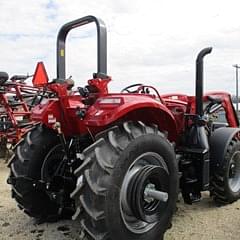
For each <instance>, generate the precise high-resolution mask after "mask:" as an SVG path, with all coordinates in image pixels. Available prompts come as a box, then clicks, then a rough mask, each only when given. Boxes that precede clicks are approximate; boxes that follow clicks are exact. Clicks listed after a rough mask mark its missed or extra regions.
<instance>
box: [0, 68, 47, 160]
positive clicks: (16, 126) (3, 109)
mask: <svg viewBox="0 0 240 240" xmlns="http://www.w3.org/2000/svg"><path fill="white" fill-rule="evenodd" d="M30 77H31V76H27V75H26V76H25V75H14V76H12V77H11V78H10V79H9V77H8V74H7V73H5V72H0V146H1V157H5V156H6V154H7V153H8V146H14V145H15V144H16V143H17V142H18V141H19V140H20V139H21V137H22V136H23V135H24V134H25V133H26V132H27V131H28V130H29V129H31V128H32V127H33V126H34V124H35V123H36V122H35V121H32V120H31V109H32V107H33V106H35V105H36V104H39V103H40V102H41V100H42V99H43V98H45V97H46V96H47V91H43V89H42V88H40V87H34V86H31V85H29V84H26V83H25V81H26V80H27V79H28V78H30Z"/></svg>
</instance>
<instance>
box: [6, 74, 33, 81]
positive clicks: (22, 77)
mask: <svg viewBox="0 0 240 240" xmlns="http://www.w3.org/2000/svg"><path fill="white" fill-rule="evenodd" d="M28 77H29V76H27V75H14V76H12V77H11V78H10V80H11V81H22V82H24V81H25V80H26V79H27V78H28Z"/></svg>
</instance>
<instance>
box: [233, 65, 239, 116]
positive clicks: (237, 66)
mask: <svg viewBox="0 0 240 240" xmlns="http://www.w3.org/2000/svg"><path fill="white" fill-rule="evenodd" d="M233 67H235V68H236V99H237V105H236V110H237V114H238V69H239V68H240V66H239V65H238V64H235V65H233Z"/></svg>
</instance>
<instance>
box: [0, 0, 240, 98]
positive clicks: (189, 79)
mask: <svg viewBox="0 0 240 240" xmlns="http://www.w3.org/2000/svg"><path fill="white" fill-rule="evenodd" d="M0 12H1V14H0V71H6V72H8V73H9V75H13V74H26V73H29V74H32V73H34V70H35V67H36V64H37V62H38V61H43V62H44V64H45V67H46V69H47V72H48V75H49V79H53V78H56V37H57V33H58V30H59V28H60V27H61V26H62V25H63V24H64V23H66V22H68V21H71V20H74V19H77V18H80V17H83V16H86V15H94V16H96V17H99V18H101V19H102V20H103V21H104V22H105V24H106V26H107V33H108V75H110V76H112V79H113V81H112V82H111V83H110V85H109V88H110V90H111V91H113V92H118V91H120V90H121V89H122V88H124V87H126V86H127V85H130V84H134V83H144V84H148V85H149V84H150V85H153V86H155V87H156V88H157V89H158V91H159V92H160V94H161V93H170V92H180V93H187V94H194V88H195V59H196V56H197V53H198V52H199V51H200V50H201V49H202V48H205V47H209V46H211V47H213V52H212V53H211V55H208V56H207V57H206V58H205V69H204V71H205V73H204V75H205V83H204V84H205V86H204V89H205V91H209V90H224V91H228V92H230V93H232V94H234V93H235V91H236V81H235V69H234V68H233V67H232V65H233V64H240V14H239V12H240V1H238V0H218V1H217V0H211V1H210V0H201V1H199V0H198V1H197V0H181V1H179V0H131V1H130V0H91V1H90V0H88V1H86V0H84V1H83V0H71V1H69V0H21V1H19V0H0ZM95 32H96V31H95V26H94V25H93V24H89V25H88V26H83V27H81V28H78V29H76V30H73V31H71V32H70V34H69V37H68V38H67V45H66V51H67V53H66V54H67V76H70V75H71V76H72V78H73V79H74V80H75V82H76V85H77V86H85V85H86V84H87V80H88V79H90V78H91V77H92V73H93V72H96V33H95ZM239 85H240V84H239Z"/></svg>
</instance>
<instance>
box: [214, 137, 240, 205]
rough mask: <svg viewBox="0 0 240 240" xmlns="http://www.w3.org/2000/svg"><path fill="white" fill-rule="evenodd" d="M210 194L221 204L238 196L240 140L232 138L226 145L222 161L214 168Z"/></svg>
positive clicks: (239, 186) (239, 193)
mask: <svg viewBox="0 0 240 240" xmlns="http://www.w3.org/2000/svg"><path fill="white" fill-rule="evenodd" d="M211 186H212V189H211V195H212V196H213V199H214V200H215V201H216V202H218V203H221V204H228V203H233V202H234V201H237V200H238V199H239V198H240V141H239V140H238V138H233V139H232V141H231V142H230V143H229V145H228V147H227V151H226V154H225V156H224V159H223V162H222V163H221V164H220V165H219V166H218V167H216V168H215V169H214V173H213V177H212V181H211Z"/></svg>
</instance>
